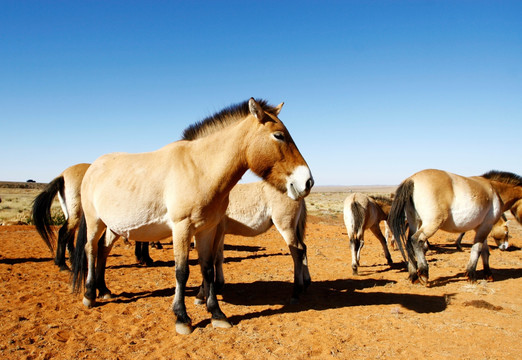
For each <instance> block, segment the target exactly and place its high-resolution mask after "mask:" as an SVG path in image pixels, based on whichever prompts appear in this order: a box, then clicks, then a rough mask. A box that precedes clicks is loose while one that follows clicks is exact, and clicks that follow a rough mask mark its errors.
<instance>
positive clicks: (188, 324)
mask: <svg viewBox="0 0 522 360" xmlns="http://www.w3.org/2000/svg"><path fill="white" fill-rule="evenodd" d="M191 238H192V233H191V231H190V224H189V221H188V220H185V221H182V222H179V223H176V224H175V225H174V228H173V230H172V244H173V251H174V260H175V262H176V292H175V293H174V302H173V304H172V311H173V312H174V315H176V332H177V333H178V334H182V335H186V334H190V333H191V332H192V321H191V320H190V318H189V316H188V314H187V308H186V307H185V290H186V286H187V280H188V277H189V264H188V260H189V250H190V240H191Z"/></svg>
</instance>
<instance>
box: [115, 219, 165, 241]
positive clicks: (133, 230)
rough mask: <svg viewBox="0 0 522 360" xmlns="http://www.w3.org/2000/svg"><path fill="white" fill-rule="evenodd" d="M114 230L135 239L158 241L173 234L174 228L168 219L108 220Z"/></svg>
mask: <svg viewBox="0 0 522 360" xmlns="http://www.w3.org/2000/svg"><path fill="white" fill-rule="evenodd" d="M106 225H107V227H108V228H109V229H111V231H112V232H114V233H116V234H118V235H120V236H123V237H126V238H127V239H130V240H135V241H158V240H161V239H164V238H166V237H169V236H171V235H172V230H171V228H170V226H169V225H168V224H167V222H166V221H162V220H157V221H148V222H133V221H128V222H122V221H106Z"/></svg>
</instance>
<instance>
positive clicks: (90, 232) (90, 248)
mask: <svg viewBox="0 0 522 360" xmlns="http://www.w3.org/2000/svg"><path fill="white" fill-rule="evenodd" d="M282 106H283V104H280V105H278V106H276V107H273V106H270V105H268V104H267V103H266V101H264V100H260V101H256V100H254V99H253V98H251V99H250V100H249V101H245V102H243V103H241V104H239V105H236V106H233V107H229V108H226V109H224V110H223V111H221V112H220V113H218V114H216V115H214V116H212V117H210V118H207V119H205V120H204V121H202V122H199V123H196V124H194V125H192V126H190V127H189V128H187V129H186V130H185V132H184V136H183V139H184V140H181V141H176V142H173V143H171V144H168V145H166V146H164V147H163V148H161V149H159V150H156V151H153V152H149V153H140V154H127V153H113V154H108V155H104V156H102V157H100V158H98V159H97V160H96V161H95V162H94V163H92V165H91V167H90V168H89V169H88V170H87V172H86V174H85V177H84V180H83V182H82V189H81V193H82V207H83V211H84V218H85V226H80V231H79V233H78V240H77V249H85V251H76V252H75V258H74V262H73V276H72V281H73V289H76V290H79V289H80V288H81V287H82V285H83V280H84V279H85V276H86V280H85V288H86V291H85V294H84V298H83V302H84V304H85V305H86V306H89V307H90V306H93V305H94V304H95V301H96V291H97V290H98V291H99V296H100V297H102V298H108V297H111V292H110V291H109V289H108V288H107V286H106V283H105V265H106V261H107V256H108V254H109V252H110V250H111V248H112V246H113V244H114V241H115V240H116V239H117V238H118V237H119V236H125V237H127V238H131V239H133V240H136V241H147V242H151V241H158V240H160V239H163V238H165V237H167V236H169V235H172V238H173V248H174V258H175V264H176V292H175V295H174V303H173V311H174V314H175V315H176V317H177V320H176V331H177V332H178V333H180V334H187V333H190V332H191V331H192V325H191V320H190V318H189V316H188V314H187V311H186V307H185V289H186V283H187V279H188V276H189V266H188V256H189V249H190V243H191V239H192V237H193V236H195V238H196V248H197V251H198V256H199V261H200V266H201V272H202V275H203V279H204V283H205V293H206V294H207V309H208V311H209V312H210V313H211V314H212V324H213V325H214V326H217V327H230V326H231V325H230V323H229V322H228V320H227V318H226V316H225V314H223V312H222V311H221V309H220V308H219V304H218V301H217V298H216V292H215V282H214V280H215V279H214V278H215V275H214V254H215V250H214V249H215V246H216V244H215V243H214V238H215V234H216V227H217V225H218V224H219V223H220V222H221V219H222V218H223V216H224V215H225V212H226V209H227V206H228V196H229V192H230V190H232V188H233V187H234V185H236V183H237V182H238V181H239V179H240V178H241V176H242V175H243V174H244V173H245V172H246V171H247V170H248V169H250V170H252V171H253V172H254V173H255V174H257V175H259V176H260V177H261V178H263V179H264V180H266V181H268V182H269V183H270V184H272V185H273V186H274V187H276V188H277V189H278V190H279V191H281V192H284V193H286V194H287V195H288V196H289V197H290V198H292V199H294V200H298V199H300V198H302V197H304V196H306V195H308V193H309V192H310V189H311V187H312V186H313V179H312V175H311V173H310V169H309V168H308V165H307V164H306V161H305V160H304V159H303V157H302V156H301V154H300V153H299V150H298V149H297V147H296V145H295V143H294V141H293V140H292V137H291V136H290V134H289V132H288V130H287V129H286V128H285V126H284V125H283V123H282V122H281V120H279V119H278V117H277V116H278V114H279V112H280V110H281V108H282ZM105 229H107V230H108V231H107V232H106V236H105V239H104V241H99V240H100V238H101V236H102V234H103V232H104V231H105ZM76 255H78V256H76ZM85 261H86V263H87V266H86V268H85V265H84V264H85Z"/></svg>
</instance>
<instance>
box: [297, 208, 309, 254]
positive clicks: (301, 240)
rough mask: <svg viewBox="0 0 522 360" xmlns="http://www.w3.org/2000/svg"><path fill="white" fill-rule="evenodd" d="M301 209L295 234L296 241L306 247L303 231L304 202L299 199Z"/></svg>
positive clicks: (304, 219)
mask: <svg viewBox="0 0 522 360" xmlns="http://www.w3.org/2000/svg"><path fill="white" fill-rule="evenodd" d="M300 208H301V211H300V212H299V219H297V227H296V235H297V241H299V243H300V244H302V245H303V247H304V248H305V249H306V245H305V243H304V238H305V235H306V234H305V231H306V217H307V212H306V203H305V200H304V199H303V200H301V206H300Z"/></svg>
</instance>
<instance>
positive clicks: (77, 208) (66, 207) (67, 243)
mask: <svg viewBox="0 0 522 360" xmlns="http://www.w3.org/2000/svg"><path fill="white" fill-rule="evenodd" d="M89 166H90V164H76V165H73V166H70V167H68V168H67V169H65V170H64V171H63V172H62V173H61V174H60V175H59V176H57V177H56V178H54V179H53V180H52V181H51V182H50V183H49V184H48V185H47V186H46V187H45V189H44V190H43V191H42V192H41V193H40V194H39V195H38V196H37V197H36V198H35V199H34V202H33V209H32V215H33V221H34V225H35V227H36V230H37V231H38V233H39V234H40V236H41V237H42V239H43V240H44V242H45V244H46V245H47V246H48V247H49V249H50V250H51V253H53V255H54V245H55V235H54V232H53V229H52V227H51V205H52V203H53V200H54V198H55V197H56V195H58V199H59V200H60V206H61V208H62V211H63V214H64V216H65V223H64V224H63V225H62V227H61V228H60V230H59V231H58V241H57V246H56V256H55V258H54V263H55V264H56V265H58V267H59V268H60V270H69V268H68V266H67V264H66V263H65V250H66V248H67V249H68V250H69V254H72V253H73V252H74V236H75V234H76V230H77V229H78V225H79V224H80V218H81V216H82V204H81V196H80V188H81V185H82V179H83V176H84V175H85V172H86V171H87V169H88V168H89Z"/></svg>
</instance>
